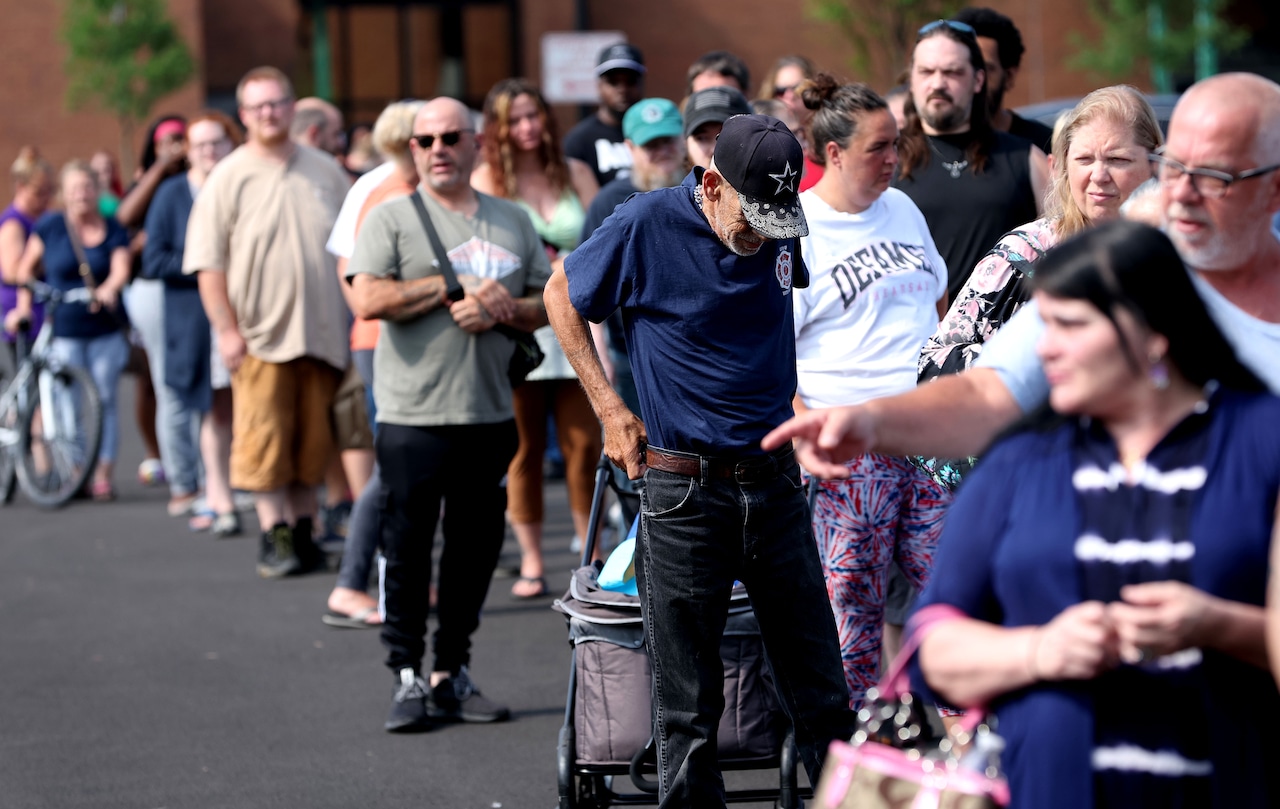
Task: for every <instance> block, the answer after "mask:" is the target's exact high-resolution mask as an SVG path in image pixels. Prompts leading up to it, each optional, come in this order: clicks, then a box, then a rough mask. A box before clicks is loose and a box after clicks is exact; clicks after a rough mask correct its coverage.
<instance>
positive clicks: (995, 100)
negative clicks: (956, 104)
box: [951, 6, 1053, 154]
mask: <svg viewBox="0 0 1280 809" xmlns="http://www.w3.org/2000/svg"><path fill="white" fill-rule="evenodd" d="M951 19H952V20H954V21H955V22H962V23H965V24H967V25H969V26H970V27H972V28H973V30H974V32H975V33H976V34H977V35H978V47H979V48H981V49H982V58H983V60H984V61H985V67H986V71H987V113H988V114H989V115H990V116H991V125H992V126H993V127H995V128H996V129H998V130H999V131H1001V132H1008V133H1009V134H1010V135H1014V136H1016V137H1019V138H1023V139H1024V140H1029V141H1031V142H1032V143H1034V144H1035V145H1036V146H1039V147H1040V149H1041V151H1043V152H1044V153H1045V154H1050V153H1051V152H1052V151H1053V127H1049V126H1045V125H1044V124H1042V123H1040V122H1039V121H1031V120H1028V119H1026V118H1023V117H1022V116H1021V115H1018V114H1017V113H1016V112H1014V111H1013V110H1009V109H1005V106H1004V97H1005V95H1006V94H1008V92H1009V91H1010V90H1012V89H1013V87H1014V84H1015V83H1016V82H1017V80H1018V71H1019V70H1020V69H1021V67H1022V54H1023V53H1024V52H1025V51H1026V48H1025V47H1024V46H1023V44H1022V33H1021V32H1019V31H1018V27H1017V26H1016V25H1014V24H1013V20H1011V19H1009V18H1008V17H1006V16H1004V15H1003V14H1001V13H1000V12H998V11H995V10H993V9H989V8H979V7H974V6H970V7H969V8H962V9H960V11H958V12H956V15H955V16H954V17H952V18H951Z"/></svg>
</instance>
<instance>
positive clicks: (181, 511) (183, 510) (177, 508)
mask: <svg viewBox="0 0 1280 809" xmlns="http://www.w3.org/2000/svg"><path fill="white" fill-rule="evenodd" d="M199 501H200V495H199V493H198V492H192V493H191V494H179V495H176V496H174V497H170V498H169V505H168V510H169V516H170V517H186V516H187V515H189V514H197V513H199V510H197V509H196V504H197V503H198V502H199Z"/></svg>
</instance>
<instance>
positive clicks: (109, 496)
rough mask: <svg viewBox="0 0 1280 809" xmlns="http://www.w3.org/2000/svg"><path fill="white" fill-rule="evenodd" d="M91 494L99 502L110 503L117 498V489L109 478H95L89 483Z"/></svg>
mask: <svg viewBox="0 0 1280 809" xmlns="http://www.w3.org/2000/svg"><path fill="white" fill-rule="evenodd" d="M89 496H90V497H91V498H93V499H94V500H96V501H97V502H99V503H109V502H111V501H112V500H115V499H116V490H115V487H114V486H112V485H111V481H109V480H95V481H94V482H93V483H92V484H90V485H89Z"/></svg>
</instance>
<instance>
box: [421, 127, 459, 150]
mask: <svg viewBox="0 0 1280 809" xmlns="http://www.w3.org/2000/svg"><path fill="white" fill-rule="evenodd" d="M472 131H473V130H470V129H455V130H453V131H452V132H441V133H440V134H439V135H410V136H409V140H412V141H416V142H417V144H418V146H420V147H421V148H423V149H430V148H431V147H432V146H433V145H434V144H435V142H436V138H439V139H440V142H441V143H443V144H444V145H445V146H457V145H458V141H460V140H462V135H463V133H464V132H465V133H470V132H472Z"/></svg>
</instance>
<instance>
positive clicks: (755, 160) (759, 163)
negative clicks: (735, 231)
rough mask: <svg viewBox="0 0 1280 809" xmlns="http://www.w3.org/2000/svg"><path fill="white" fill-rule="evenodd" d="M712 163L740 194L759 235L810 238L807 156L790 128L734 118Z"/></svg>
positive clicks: (774, 120) (718, 143)
mask: <svg viewBox="0 0 1280 809" xmlns="http://www.w3.org/2000/svg"><path fill="white" fill-rule="evenodd" d="M711 162H712V163H713V164H714V165H715V169H716V172H717V173H718V174H719V175H720V176H721V177H723V178H724V179H725V182H727V183H729V185H731V186H733V189H734V190H735V191H737V192H738V200H739V201H740V202H741V203H742V215H743V216H744V217H746V220H747V222H748V223H749V224H750V225H751V227H752V228H754V229H755V230H756V232H757V233H759V234H760V235H761V236H768V237H769V238H770V239H795V238H798V237H800V236H807V235H809V223H808V222H807V221H805V218H804V210H803V209H802V208H801V207H800V174H801V172H802V171H804V152H803V151H801V149H800V142H799V141H797V140H796V138H795V135H792V134H791V130H790V129H787V125H786V124H784V123H782V122H781V121H779V120H778V119H777V118H772V117H770V116H768V115H735V116H734V117H732V118H730V119H729V120H727V121H725V122H724V129H722V130H721V131H720V137H719V138H717V139H716V148H715V152H714V153H713V154H712V156H711Z"/></svg>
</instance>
